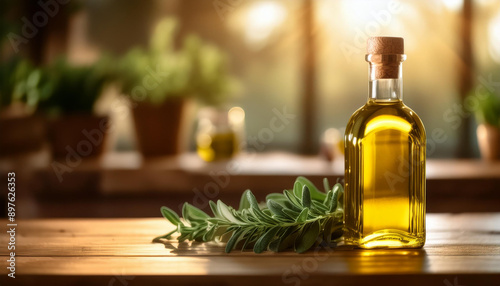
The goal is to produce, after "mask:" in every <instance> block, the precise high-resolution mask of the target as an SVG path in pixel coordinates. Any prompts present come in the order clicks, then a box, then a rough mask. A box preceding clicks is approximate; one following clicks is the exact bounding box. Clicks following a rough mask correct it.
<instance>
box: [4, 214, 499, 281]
mask: <svg viewBox="0 0 500 286" xmlns="http://www.w3.org/2000/svg"><path fill="white" fill-rule="evenodd" d="M6 223H7V222H6V221H5V220H4V221H2V224H3V225H6ZM17 223H18V226H17V228H16V279H15V280H14V279H11V278H9V277H7V276H6V275H7V269H6V267H5V264H6V259H8V254H9V253H8V251H7V248H6V245H7V243H8V237H7V236H6V235H5V232H3V233H2V236H1V239H0V245H1V247H0V256H1V258H0V260H1V261H2V263H1V267H0V273H1V276H0V281H1V285H15V284H18V285H125V286H127V285H155V284H158V285H160V284H161V285H271V284H272V285H281V284H284V285H320V284H319V283H328V285H358V284H359V285H370V284H372V285H378V284H383V285H420V286H421V285H445V286H448V285H452V286H457V285H467V286H470V285H481V286H484V285H495V286H498V285H500V213H487V214H472V213H469V214H454V215H452V214H432V215H428V217H427V243H426V245H425V247H424V248H423V249H419V250H353V249H348V248H346V247H342V246H341V247H338V248H336V249H330V250H325V249H323V250H320V251H310V252H308V253H305V254H295V253H293V252H284V253H279V254H274V253H264V254H260V255H257V254H254V253H252V252H250V251H248V252H239V251H235V252H233V253H230V254H225V253H224V251H223V248H224V247H223V246H222V245H218V244H215V243H208V244H201V243H182V244H179V243H177V242H175V241H172V242H170V243H166V244H161V243H151V239H152V238H153V237H155V236H156V235H159V234H163V233H165V232H167V231H168V230H169V229H171V228H172V226H171V225H170V224H169V223H168V222H167V221H166V220H164V219H162V218H153V219H142V218H138V219H33V220H19V221H18V222H17ZM12 282H17V283H14V284H12Z"/></svg>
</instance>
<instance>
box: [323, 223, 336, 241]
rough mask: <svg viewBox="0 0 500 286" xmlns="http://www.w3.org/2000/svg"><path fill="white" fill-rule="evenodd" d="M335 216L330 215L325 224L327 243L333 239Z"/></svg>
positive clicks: (324, 232)
mask: <svg viewBox="0 0 500 286" xmlns="http://www.w3.org/2000/svg"><path fill="white" fill-rule="evenodd" d="M333 223H334V221H333V218H331V217H329V218H327V219H326V221H325V223H324V226H323V240H324V241H326V243H330V242H331V240H332V228H333Z"/></svg>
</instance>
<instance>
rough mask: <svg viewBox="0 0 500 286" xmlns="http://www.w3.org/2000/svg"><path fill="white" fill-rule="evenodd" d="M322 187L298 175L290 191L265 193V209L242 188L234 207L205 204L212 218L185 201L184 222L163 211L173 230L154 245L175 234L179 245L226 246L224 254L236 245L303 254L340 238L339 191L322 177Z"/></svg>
mask: <svg viewBox="0 0 500 286" xmlns="http://www.w3.org/2000/svg"><path fill="white" fill-rule="evenodd" d="M323 184H324V188H325V192H322V191H320V190H318V189H317V188H316V187H315V186H314V184H313V183H311V181H309V180H308V179H306V178H304V177H298V178H297V179H296V180H295V184H294V186H293V189H291V190H284V191H283V193H282V194H280V193H271V194H269V195H267V197H266V203H265V205H264V204H259V203H258V202H257V200H256V198H255V196H254V195H253V194H252V192H251V191H250V190H246V191H245V192H244V193H243V195H242V196H241V200H240V205H239V208H238V209H234V208H233V207H231V206H228V205H226V204H225V203H223V202H222V201H220V200H219V201H217V203H215V202H213V201H210V208H211V209H212V212H213V214H214V216H213V217H211V216H209V215H208V214H206V213H205V212H203V211H202V210H200V209H198V208H196V207H194V206H193V205H190V204H189V203H185V204H184V206H183V208H182V217H183V220H181V219H180V217H179V216H178V215H177V213H176V212H175V211H173V210H171V209H170V208H167V207H162V208H161V213H162V215H163V216H164V217H165V218H166V219H167V220H169V221H170V222H171V223H172V224H174V225H176V226H177V228H176V229H175V230H173V231H171V232H169V233H167V234H165V235H162V236H159V237H157V238H155V239H154V240H153V241H155V242H158V241H161V240H162V239H171V238H172V235H173V234H175V233H179V234H180V235H179V236H178V237H177V240H178V241H179V242H183V241H186V240H195V241H198V242H208V241H222V242H227V244H226V249H225V251H226V252H227V253H229V252H231V251H232V250H233V249H235V248H236V247H237V248H239V249H241V250H244V249H247V248H250V247H253V251H254V252H255V253H261V252H263V251H265V250H270V251H273V252H279V251H283V250H286V249H291V248H293V249H294V250H295V252H297V253H302V252H305V251H307V250H309V249H310V248H311V247H312V246H314V245H315V244H316V243H321V242H323V241H325V242H326V243H330V242H332V241H335V240H336V239H338V238H340V237H341V236H342V227H343V215H344V209H343V203H342V196H343V193H344V190H343V187H342V185H341V184H339V183H337V184H335V185H334V186H333V188H330V186H329V183H328V180H327V179H326V178H325V179H324V180H323Z"/></svg>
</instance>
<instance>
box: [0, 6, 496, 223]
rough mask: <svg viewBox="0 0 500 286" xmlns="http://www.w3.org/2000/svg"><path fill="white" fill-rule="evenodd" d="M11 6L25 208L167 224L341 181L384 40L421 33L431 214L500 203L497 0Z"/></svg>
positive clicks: (415, 86)
mask: <svg viewBox="0 0 500 286" xmlns="http://www.w3.org/2000/svg"><path fill="white" fill-rule="evenodd" d="M0 5H1V7H0V13H1V15H0V35H1V42H0V45H1V46H0V48H1V49H0V52H1V53H0V59H1V62H0V72H1V75H0V85H1V86H0V168H1V170H2V172H11V171H15V172H16V176H17V185H16V187H17V190H18V196H19V199H20V202H21V203H22V205H21V209H20V210H19V211H18V215H19V216H22V217H70V216H73V217H96V216H97V217H99V216H107V217H109V216H118V217H119V216H156V215H159V211H158V210H159V207H160V206H161V205H169V206H171V207H173V208H178V206H179V205H180V204H181V203H182V202H184V201H188V202H192V203H193V204H194V205H196V206H198V207H201V208H205V207H207V206H208V200H214V199H219V198H221V199H224V200H228V201H229V202H230V203H231V202H232V201H234V202H237V200H238V198H239V195H240V194H241V192H242V191H244V190H245V189H247V188H250V189H252V190H253V191H254V192H256V193H257V194H261V199H263V198H264V195H265V194H266V193H269V192H281V191H282V189H283V188H287V187H290V186H291V184H292V183H293V180H294V178H295V177H296V176H298V175H306V176H307V177H309V178H311V180H312V181H313V182H315V183H318V184H319V183H320V182H321V180H322V178H323V177H327V178H329V179H330V181H331V182H334V181H336V180H341V179H342V177H343V154H342V150H343V147H342V136H343V132H344V127H345V125H346V124H347V121H348V120H349V117H350V115H351V114H352V113H353V112H354V111H355V110H356V109H357V108H359V107H361V106H362V105H363V104H364V103H365V102H366V99H367V93H368V90H367V87H368V77H367V71H368V65H367V63H366V62H365V60H364V56H365V47H366V40H367V38H368V37H370V36H378V35H384V36H399V37H404V39H405V53H406V54H407V56H408V59H407V61H405V63H404V65H403V70H404V72H403V76H404V102H405V103H406V104H407V105H408V106H410V107H411V108H412V109H413V110H414V111H416V113H417V114H419V116H420V117H421V119H422V121H423V123H424V125H425V127H426V131H427V137H428V146H427V154H428V158H429V162H428V167H427V170H428V210H429V211H431V212H449V211H451V212H460V211H492V210H496V211H498V210H500V209H499V207H498V206H499V205H500V204H498V203H499V202H500V193H499V192H498V190H499V187H500V165H499V163H498V160H499V159H500V131H499V126H500V2H498V1H495V0H439V1H430V0H429V1H406V0H399V1H363V0H356V1H347V0H345V1H344V0H339V1H330V0H293V1H284V0H281V1H277V0H262V1H260V0H214V1H201V0H182V1H181V0H148V1H138V0H126V1H118V0H99V1H97V0H80V1H77V0H45V1H28V0H23V1H21V0H17V1H12V0H2V1H1V4H0ZM2 199H4V198H2ZM2 205H4V204H3V203H2Z"/></svg>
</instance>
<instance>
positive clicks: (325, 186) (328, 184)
mask: <svg viewBox="0 0 500 286" xmlns="http://www.w3.org/2000/svg"><path fill="white" fill-rule="evenodd" d="M323 187H324V188H325V193H328V192H329V191H330V183H329V182H328V179H327V178H323Z"/></svg>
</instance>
